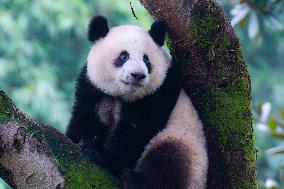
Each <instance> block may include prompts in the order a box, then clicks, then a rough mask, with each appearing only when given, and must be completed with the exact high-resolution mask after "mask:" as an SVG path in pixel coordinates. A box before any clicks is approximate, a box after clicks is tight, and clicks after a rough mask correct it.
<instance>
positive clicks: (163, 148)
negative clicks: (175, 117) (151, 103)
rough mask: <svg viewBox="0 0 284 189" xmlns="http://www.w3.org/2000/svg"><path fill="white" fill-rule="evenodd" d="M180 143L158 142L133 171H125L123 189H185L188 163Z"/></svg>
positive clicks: (172, 141) (171, 141) (170, 141)
mask: <svg viewBox="0 0 284 189" xmlns="http://www.w3.org/2000/svg"><path fill="white" fill-rule="evenodd" d="M182 145H183V144H182V143H180V142H179V141H177V140H174V139H173V140H166V141H159V144H156V145H155V146H154V147H153V148H150V149H149V150H148V151H147V154H146V155H145V157H143V158H142V159H141V161H140V162H139V166H138V169H137V170H135V171H129V170H127V171H125V172H124V173H123V175H122V182H123V185H124V188H125V189H186V188H187V181H188V176H189V174H190V173H189V167H188V166H189V163H190V162H188V158H187V155H186V154H184V152H185V151H184V149H183V147H182Z"/></svg>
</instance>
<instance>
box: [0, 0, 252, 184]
mask: <svg viewBox="0 0 284 189" xmlns="http://www.w3.org/2000/svg"><path fill="white" fill-rule="evenodd" d="M140 2H141V3H142V4H143V5H144V6H145V8H146V9H147V10H148V11H149V12H150V14H151V15H152V16H154V17H155V18H157V19H162V20H164V21H166V22H167V24H168V26H169V39H168V45H169V47H170V49H171V53H172V56H173V59H174V60H175V61H176V62H177V63H178V65H179V67H180V68H181V70H182V73H181V74H182V77H183V82H184V87H185V89H186V92H187V93H188V94H189V96H190V97H191V99H192V101H193V103H194V105H195V107H196V108H197V110H198V112H199V115H200V117H201V119H202V121H203V123H204V127H205V133H206V138H207V143H208V152H209V172H208V184H207V185H208V188H242V189H245V188H247V189H253V188H257V181H256V167H255V161H256V149H255V144H254V138H253V130H252V115H251V95H250V80H249V75H248V72H247V70H246V65H245V63H244V59H243V55H242V52H241V49H240V43H239V40H238V38H237V37H236V35H235V34H234V32H233V29H232V27H231V25H230V23H229V22H228V20H227V19H226V17H225V15H224V13H223V11H222V9H221V8H220V7H219V6H218V5H217V4H216V2H215V1H214V0H202V1H201V0H199V1H169V0H161V1H155V2H153V1H150V0H140ZM0 168H1V171H0V175H1V176H2V177H3V178H4V179H5V180H6V181H7V182H8V183H9V184H10V185H11V186H12V187H14V188H39V187H40V188H63V187H64V188H76V189H80V188H84V189H85V188H117V187H118V184H117V182H116V181H115V179H114V178H111V176H110V175H108V173H106V172H105V171H104V170H101V169H100V168H98V167H96V166H95V165H93V164H92V163H90V162H88V161H87V160H85V159H84V158H82V157H80V153H79V149H78V147H77V146H76V145H74V144H73V143H72V142H71V141H70V140H69V139H67V138H66V137H65V136H64V135H63V134H60V133H59V132H57V131H56V130H54V129H52V128H51V127H48V126H44V125H41V124H39V123H37V122H35V121H34V120H32V119H31V118H29V117H28V116H26V115H25V114H24V113H22V112H20V111H19V110H18V109H17V108H16V107H15V106H14V105H13V103H12V101H11V100H10V99H9V98H8V97H7V96H6V95H5V94H4V93H3V92H2V93H0Z"/></svg>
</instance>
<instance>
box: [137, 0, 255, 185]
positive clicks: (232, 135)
mask: <svg viewBox="0 0 284 189" xmlns="http://www.w3.org/2000/svg"><path fill="white" fill-rule="evenodd" d="M140 2H141V3H142V4H143V5H144V6H145V8H146V9H147V10H148V11H149V12H150V14H151V15H152V16H154V17H155V18H157V19H162V20H164V21H166V22H167V24H168V27H169V40H168V45H169V48H170V50H171V53H172V56H173V59H174V61H176V62H177V64H178V65H179V67H180V69H181V72H182V77H183V82H184V87H185V89H186V92H187V93H188V95H189V96H190V97H191V99H192V101H193V104H194V105H195V107H196V109H197V110H198V113H199V116H200V117H201V119H202V121H203V123H204V127H205V133H206V138H207V145H208V154H209V171H208V182H207V188H210V189H213V188H214V189H215V188H220V189H221V188H222V189H223V188H224V189H227V188H228V189H254V188H257V178H256V148H255V141H254V137H253V129H252V114H251V94H250V92H251V87H250V79H249V74H248V72H247V68H246V65H245V62H244V58H243V54H242V51H241V47H240V42H239V40H238V38H237V37H236V35H235V33H234V31H233V29H232V27H231V25H230V23H229V22H228V20H227V18H226V16H225V14H224V12H223V10H222V9H221V8H220V7H219V6H218V4H217V3H216V2H215V1H214V0H180V1H177V0H160V1H155V2H153V1H151V0H140Z"/></svg>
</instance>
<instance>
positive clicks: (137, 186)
mask: <svg viewBox="0 0 284 189" xmlns="http://www.w3.org/2000/svg"><path fill="white" fill-rule="evenodd" d="M121 182H122V186H123V189H142V187H141V183H140V177H139V173H137V172H135V171H133V170H131V169H124V170H123V171H122V174H121Z"/></svg>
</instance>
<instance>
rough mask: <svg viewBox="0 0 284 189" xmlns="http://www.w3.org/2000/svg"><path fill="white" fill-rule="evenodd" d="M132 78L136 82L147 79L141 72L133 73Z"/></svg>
mask: <svg viewBox="0 0 284 189" xmlns="http://www.w3.org/2000/svg"><path fill="white" fill-rule="evenodd" d="M131 77H132V78H133V79H135V80H136V81H142V80H143V79H145V78H146V75H145V74H144V73H141V72H132V73H131Z"/></svg>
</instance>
